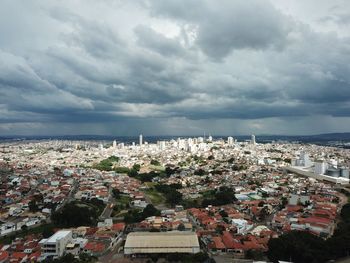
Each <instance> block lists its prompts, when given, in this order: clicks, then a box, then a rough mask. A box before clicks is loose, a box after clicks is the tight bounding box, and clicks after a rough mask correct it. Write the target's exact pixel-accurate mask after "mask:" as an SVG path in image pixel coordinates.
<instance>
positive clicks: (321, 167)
mask: <svg viewBox="0 0 350 263" xmlns="http://www.w3.org/2000/svg"><path fill="white" fill-rule="evenodd" d="M326 170H327V164H326V163H325V162H324V161H316V162H315V174H325V173H326Z"/></svg>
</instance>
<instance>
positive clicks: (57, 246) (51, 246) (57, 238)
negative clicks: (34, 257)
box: [39, 230, 73, 258]
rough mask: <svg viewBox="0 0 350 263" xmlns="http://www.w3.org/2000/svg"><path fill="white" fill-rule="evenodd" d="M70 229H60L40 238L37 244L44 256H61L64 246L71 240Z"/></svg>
mask: <svg viewBox="0 0 350 263" xmlns="http://www.w3.org/2000/svg"><path fill="white" fill-rule="evenodd" d="M72 239H73V238H72V231H70V230H60V231H57V232H56V233H55V234H54V235H52V236H51V237H49V238H47V239H42V240H41V241H40V242H39V244H40V246H41V253H42V256H43V257H44V258H47V257H54V258H58V257H61V256H63V254H64V252H65V249H66V246H67V244H68V243H70V242H71V241H72Z"/></svg>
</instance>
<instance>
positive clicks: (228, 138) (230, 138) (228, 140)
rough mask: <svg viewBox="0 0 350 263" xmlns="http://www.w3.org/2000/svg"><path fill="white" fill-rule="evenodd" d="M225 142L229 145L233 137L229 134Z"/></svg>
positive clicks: (231, 143)
mask: <svg viewBox="0 0 350 263" xmlns="http://www.w3.org/2000/svg"><path fill="white" fill-rule="evenodd" d="M227 144H228V145H230V146H232V145H233V137H231V136H229V137H227Z"/></svg>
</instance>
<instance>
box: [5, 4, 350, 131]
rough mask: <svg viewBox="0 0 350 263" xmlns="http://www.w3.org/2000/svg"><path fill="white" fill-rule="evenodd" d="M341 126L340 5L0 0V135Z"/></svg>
mask: <svg viewBox="0 0 350 263" xmlns="http://www.w3.org/2000/svg"><path fill="white" fill-rule="evenodd" d="M348 131H350V1H348V0H302V1H301V0H300V1H295V0H271V1H268V0H249V1H247V0H149V1H148V0H139V1H138V0H133V1H130V0H114V1H112V0H110V1H109V0H104V1H102V0H100V1H96V0H81V1H78V0H69V1H68V0H67V1H58V0H57V1H50V0H45V1H42V0H40V1H35V0H31V1H29V0H22V1H20V0H18V1H17V0H2V1H1V2H0V135H11V134H24V135H25V134H31V135H51V134H52V135H64V134H106V135H111V134H114V135H137V134H139V133H143V134H145V135H195V134H203V132H206V133H211V134H213V135H233V136H234V135H242V134H251V133H255V134H317V133H327V132H348Z"/></svg>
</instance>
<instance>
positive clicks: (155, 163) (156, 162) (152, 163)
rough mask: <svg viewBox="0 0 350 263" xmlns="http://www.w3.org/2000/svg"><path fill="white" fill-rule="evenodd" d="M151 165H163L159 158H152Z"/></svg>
mask: <svg viewBox="0 0 350 263" xmlns="http://www.w3.org/2000/svg"><path fill="white" fill-rule="evenodd" d="M151 165H154V166H161V164H160V162H159V161H158V160H151Z"/></svg>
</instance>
